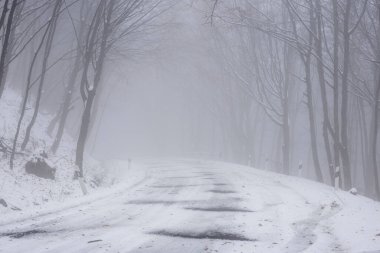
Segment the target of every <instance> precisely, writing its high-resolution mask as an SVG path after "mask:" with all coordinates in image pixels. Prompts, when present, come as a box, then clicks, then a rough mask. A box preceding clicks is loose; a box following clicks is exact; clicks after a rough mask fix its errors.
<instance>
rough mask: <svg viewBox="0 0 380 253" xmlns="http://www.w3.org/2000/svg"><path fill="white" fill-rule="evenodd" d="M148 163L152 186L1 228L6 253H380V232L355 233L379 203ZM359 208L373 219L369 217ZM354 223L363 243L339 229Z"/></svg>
mask: <svg viewBox="0 0 380 253" xmlns="http://www.w3.org/2000/svg"><path fill="white" fill-rule="evenodd" d="M142 164H143V166H142V167H139V168H140V169H143V170H144V176H143V178H141V179H140V180H139V181H138V182H135V183H134V184H132V185H131V186H130V187H128V188H126V189H125V190H120V191H115V192H113V193H112V194H109V195H106V196H105V197H102V198H99V199H95V200H93V201H89V202H85V203H82V204H78V205H74V206H72V207H69V208H63V209H62V210H58V211H55V212H47V213H43V214H36V215H35V216H33V218H29V219H20V220H15V221H12V222H10V223H0V224H2V225H0V252H7V253H8V252H136V253H137V252H149V253H150V252H151V253H153V252H155V253H160V252H162V253H178V252H196V253H198V252H228V253H232V252H351V251H352V252H355V250H358V249H362V251H363V252H364V251H366V250H368V251H370V250H374V249H376V248H377V247H378V249H380V238H377V237H376V233H377V232H376V231H378V232H379V233H380V230H379V227H380V225H377V226H376V225H373V224H372V225H368V227H366V225H365V224H364V225H363V224H361V225H360V226H359V225H358V226H357V227H356V226H355V222H356V221H357V222H358V223H360V222H363V221H364V220H361V219H370V218H371V217H372V216H373V217H372V218H374V217H376V215H379V216H378V217H380V213H379V204H378V203H375V202H373V201H370V200H368V199H365V198H362V197H354V196H350V195H349V194H346V193H343V192H334V191H333V190H332V189H331V188H330V187H327V186H323V185H320V184H318V183H314V182H311V181H307V180H302V179H296V178H292V177H285V176H281V175H277V174H274V173H269V172H262V171H258V170H254V169H252V168H248V167H242V166H237V165H232V164H224V163H217V162H207V161H194V160H178V159H177V160H171V161H169V160H166V161H162V160H161V161H160V160H157V161H154V160H149V161H144V162H143V163H142ZM140 172H141V171H140ZM130 173H134V172H133V170H131V172H130ZM127 176H128V175H127ZM354 198H358V200H356V199H354ZM351 202H358V204H357V205H356V204H350V203H351ZM357 206H361V208H363V206H364V207H366V206H367V209H371V210H370V211H368V212H364V211H363V213H362V214H361V213H360V211H357V210H356V209H355V208H357ZM358 210H359V209H358ZM356 212H359V213H356ZM350 215H351V216H352V217H350ZM360 215H363V218H361V216H360ZM371 215H372V216H371ZM364 216H366V217H364ZM345 217H346V218H345ZM353 217H355V219H354V218H353ZM344 219H346V223H347V219H349V220H350V222H352V223H353V225H352V227H350V230H352V231H351V232H352V234H355V232H358V231H359V230H360V229H361V232H360V233H361V236H357V237H356V238H355V239H352V240H358V241H357V243H354V242H352V240H351V242H349V241H346V240H348V239H347V238H350V237H351V235H350V234H349V233H342V232H341V231H340V230H339V228H340V227H339V226H341V224H344V222H345V220H344ZM364 222H365V221H364ZM363 227H364V230H363ZM356 229H357V230H358V231H355V230H356ZM379 237H380V236H379ZM351 238H352V237H351ZM363 238H364V239H363ZM365 239H367V240H368V242H367V241H365ZM376 240H377V241H376Z"/></svg>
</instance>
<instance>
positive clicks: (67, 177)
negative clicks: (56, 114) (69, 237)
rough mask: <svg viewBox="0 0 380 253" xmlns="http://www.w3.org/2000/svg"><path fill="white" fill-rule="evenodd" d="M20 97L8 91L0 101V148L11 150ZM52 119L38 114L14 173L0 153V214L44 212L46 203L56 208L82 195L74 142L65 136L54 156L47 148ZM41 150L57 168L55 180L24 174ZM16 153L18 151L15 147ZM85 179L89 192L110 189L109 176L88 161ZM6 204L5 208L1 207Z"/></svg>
mask: <svg viewBox="0 0 380 253" xmlns="http://www.w3.org/2000/svg"><path fill="white" fill-rule="evenodd" d="M20 103H21V101H20V96H19V95H18V93H16V92H14V91H12V90H11V89H7V90H6V91H5V93H4V94H3V96H2V99H1V100H0V129H1V136H0V141H1V144H3V145H5V146H8V147H9V148H10V147H11V146H12V140H13V138H14V135H15V132H16V127H17V122H18V120H19V109H20ZM33 103H34V102H33V101H32V102H31V103H30V105H29V106H28V107H29V109H28V110H27V111H26V115H25V118H24V120H23V123H22V125H21V126H22V127H21V132H20V137H19V138H18V139H19V141H18V144H20V143H21V142H22V141H23V139H24V135H25V130H26V127H27V125H28V124H29V121H30V118H31V116H32V113H33V110H32V107H33ZM51 119H52V115H49V114H48V113H47V112H45V111H41V112H40V114H39V116H38V118H37V121H36V124H35V126H34V128H33V129H32V133H31V138H30V142H29V145H28V146H27V147H26V150H25V151H23V153H25V155H16V159H15V166H14V169H13V170H10V168H9V154H7V153H4V152H1V153H0V201H1V203H0V214H1V215H3V214H5V213H15V212H19V211H20V210H21V211H25V210H29V209H32V208H38V207H40V208H44V206H45V205H46V204H47V203H55V204H59V203H62V202H65V201H67V200H69V199H70V200H71V199H72V198H80V197H81V196H82V195H83V194H82V192H81V189H80V187H79V183H78V181H77V180H73V175H74V172H75V162H74V158H75V141H74V140H73V139H72V138H71V137H70V136H69V135H67V134H66V133H65V134H64V136H63V138H62V142H61V145H60V147H59V149H58V151H57V153H56V154H52V153H51V152H49V151H50V146H51V145H52V143H53V140H54V139H53V138H54V135H53V136H49V135H48V134H47V131H46V129H47V127H48V125H49V123H50V121H51ZM41 150H43V151H45V152H47V154H48V159H47V160H48V162H49V163H50V165H51V166H53V167H54V168H56V175H55V176H56V178H55V180H48V179H42V178H39V177H36V176H34V175H30V174H27V173H25V164H26V163H27V161H29V160H30V159H31V157H32V156H33V155H35V154H38V153H39V152H40V151H41ZM17 151H20V148H19V146H18V149H17ZM86 162H87V163H86V167H87V168H88V169H87V170H86V172H89V173H87V175H86V178H87V179H88V182H87V184H88V188H89V190H90V191H94V190H96V188H97V186H99V185H110V184H111V183H112V181H113V180H114V179H113V178H110V177H108V175H112V174H111V173H108V172H107V171H104V170H103V166H101V165H100V164H99V163H98V162H97V161H95V160H93V159H91V158H90V157H87V159H86ZM4 203H5V204H4Z"/></svg>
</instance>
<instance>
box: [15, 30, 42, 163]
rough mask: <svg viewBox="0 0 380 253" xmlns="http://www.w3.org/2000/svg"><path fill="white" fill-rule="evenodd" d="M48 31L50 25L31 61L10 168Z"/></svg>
mask: <svg viewBox="0 0 380 253" xmlns="http://www.w3.org/2000/svg"><path fill="white" fill-rule="evenodd" d="M48 31H49V25H48V27H47V28H46V29H45V33H44V34H43V36H42V38H41V41H40V44H39V45H38V47H37V50H36V51H35V52H34V53H33V57H32V60H31V63H30V67H29V72H28V77H27V81H26V86H25V94H24V98H23V101H22V104H21V111H20V117H19V120H18V123H17V127H16V133H15V136H14V138H13V145H12V151H11V156H10V159H9V168H10V169H13V162H14V157H15V154H16V149H17V140H18V137H19V134H20V130H21V124H22V120H23V119H24V116H25V109H26V105H27V102H28V99H29V95H30V88H31V83H32V75H33V69H34V67H35V63H36V60H37V56H38V55H39V52H40V51H41V48H42V46H43V44H44V41H45V38H46V35H47V33H48Z"/></svg>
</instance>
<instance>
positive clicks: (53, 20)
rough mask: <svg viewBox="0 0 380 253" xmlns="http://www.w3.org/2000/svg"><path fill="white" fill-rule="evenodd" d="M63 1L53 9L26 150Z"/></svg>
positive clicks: (27, 133)
mask: <svg viewBox="0 0 380 253" xmlns="http://www.w3.org/2000/svg"><path fill="white" fill-rule="evenodd" d="M62 1H63V0H57V1H56V4H55V6H54V10H53V14H52V17H51V19H50V23H51V25H50V29H49V33H48V37H47V41H46V47H45V53H44V57H43V62H42V70H41V77H40V82H39V86H38V91H37V98H36V103H35V107H34V111H33V116H32V119H31V121H30V122H29V125H28V127H27V129H26V133H25V138H24V141H23V142H22V144H21V150H24V149H25V148H26V145H27V144H28V142H29V139H30V133H31V131H32V128H33V126H34V124H35V123H36V120H37V116H38V112H39V108H40V103H41V97H42V91H43V87H44V83H45V77H46V71H47V64H48V60H49V56H50V52H51V48H52V44H53V40H54V35H55V30H56V27H57V21H58V17H59V11H60V9H61V6H62Z"/></svg>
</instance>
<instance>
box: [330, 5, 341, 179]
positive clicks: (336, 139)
mask: <svg viewBox="0 0 380 253" xmlns="http://www.w3.org/2000/svg"><path fill="white" fill-rule="evenodd" d="M332 4H333V19H334V21H333V27H334V35H333V37H334V39H333V44H334V45H333V48H334V49H333V55H334V56H333V64H334V66H333V93H334V131H333V132H332V133H331V134H332V135H333V139H334V170H335V169H336V168H338V167H340V148H339V145H340V136H339V132H340V129H339V12H338V2H337V0H332ZM340 184H341V182H340Z"/></svg>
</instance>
